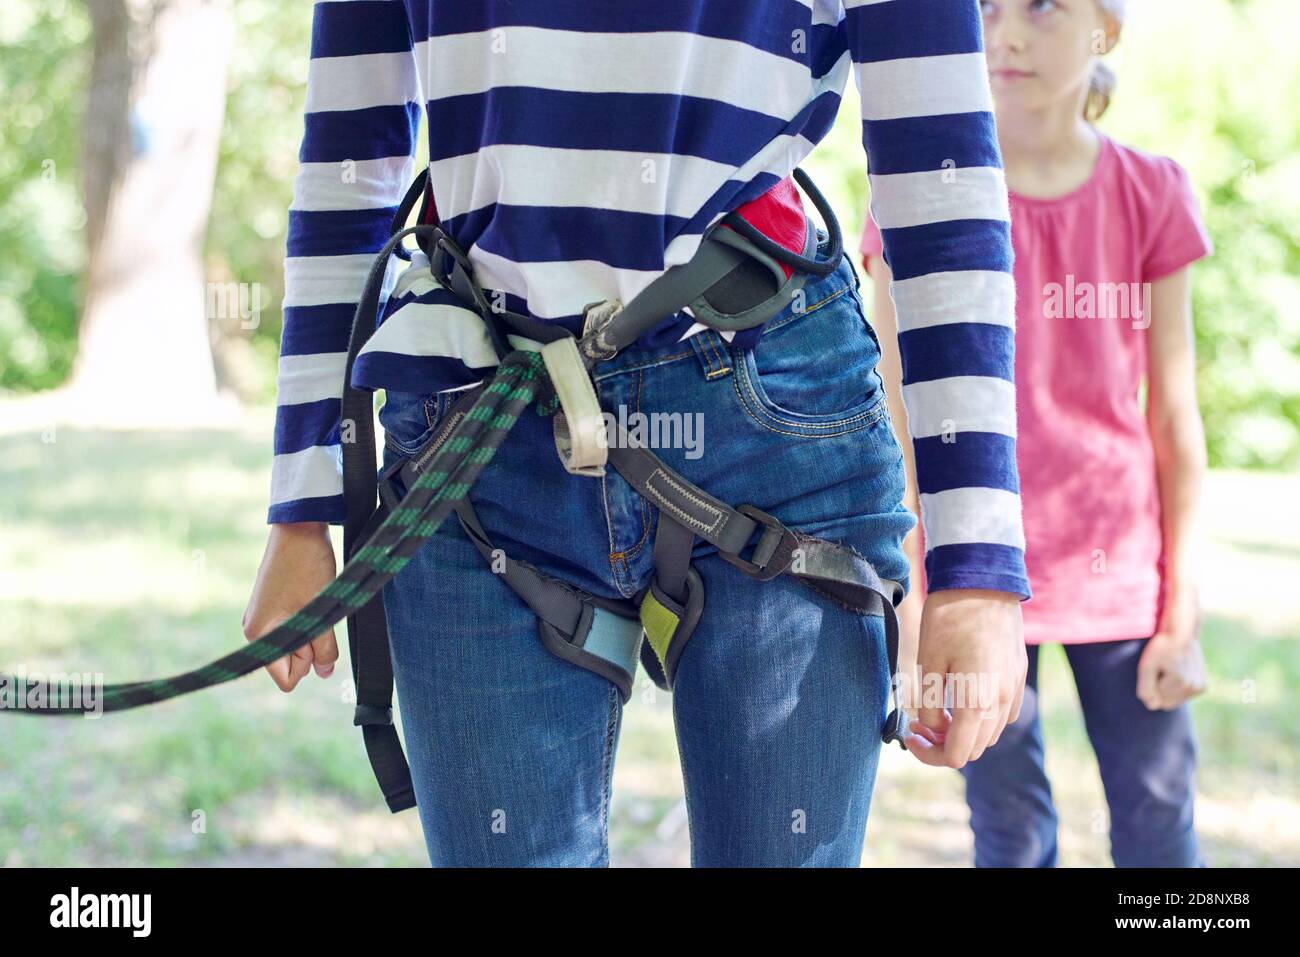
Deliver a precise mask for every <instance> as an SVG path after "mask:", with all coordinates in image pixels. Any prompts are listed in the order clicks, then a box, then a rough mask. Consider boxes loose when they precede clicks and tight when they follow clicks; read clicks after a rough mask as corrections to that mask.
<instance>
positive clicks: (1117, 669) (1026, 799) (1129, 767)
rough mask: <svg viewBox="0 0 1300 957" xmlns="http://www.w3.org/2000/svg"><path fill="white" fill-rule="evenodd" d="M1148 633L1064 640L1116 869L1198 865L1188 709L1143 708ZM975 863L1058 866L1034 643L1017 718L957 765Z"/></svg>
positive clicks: (1193, 741)
mask: <svg viewBox="0 0 1300 957" xmlns="http://www.w3.org/2000/svg"><path fill="white" fill-rule="evenodd" d="M1146 642H1147V639H1145V638H1139V639H1135V640H1132V641H1105V642H1099V643H1097V644H1081V645H1066V646H1065V654H1066V656H1067V657H1068V659H1069V662H1070V668H1071V670H1072V671H1073V672H1074V683H1075V686H1076V687H1077V688H1078V690H1079V702H1080V704H1081V705H1082V706H1083V718H1084V723H1085V725H1086V726H1087V729H1088V738H1089V740H1090V741H1091V742H1092V747H1093V750H1094V751H1095V752H1096V754H1097V764H1098V765H1099V766H1100V768H1101V780H1102V785H1103V786H1104V788H1105V790H1106V803H1107V804H1108V805H1109V808H1110V844H1111V858H1112V859H1113V860H1114V862H1115V866H1116V867H1198V866H1202V862H1201V859H1200V851H1199V848H1198V845H1197V840H1196V832H1195V831H1194V830H1193V828H1192V799H1193V795H1194V780H1193V779H1194V775H1195V771H1196V737H1195V734H1194V732H1193V729H1192V716H1191V709H1190V708H1189V707H1188V706H1187V705H1186V704H1183V705H1182V706H1180V707H1178V708H1176V709H1174V710H1173V711H1148V710H1147V708H1146V706H1145V705H1144V704H1142V702H1141V701H1139V700H1138V696H1137V666H1138V659H1139V658H1140V657H1141V656H1142V649H1143V648H1144V647H1145V646H1146ZM961 773H962V775H963V776H964V777H965V778H966V803H967V804H969V805H970V812H971V828H972V829H973V830H974V832H975V864H976V866H977V867H1054V866H1056V824H1057V818H1056V809H1055V807H1054V806H1053V804H1052V790H1051V786H1050V785H1049V784H1048V782H1047V774H1046V773H1045V771H1044V770H1043V731H1042V725H1041V722H1040V721H1039V711H1038V648H1037V646H1035V645H1030V646H1029V677H1028V679H1027V683H1026V687H1025V700H1024V705H1023V707H1022V708H1021V710H1020V718H1019V719H1018V720H1017V721H1016V722H1015V723H1014V724H1011V725H1008V726H1007V728H1006V730H1005V731H1003V732H1002V737H1001V738H999V739H998V743H997V744H995V745H994V746H993V747H991V748H989V749H988V750H987V751H985V752H984V754H983V755H981V756H980V759H979V760H978V761H974V762H972V763H970V764H968V765H966V766H965V767H964V768H962V772H961Z"/></svg>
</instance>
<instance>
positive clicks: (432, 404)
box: [379, 391, 451, 455]
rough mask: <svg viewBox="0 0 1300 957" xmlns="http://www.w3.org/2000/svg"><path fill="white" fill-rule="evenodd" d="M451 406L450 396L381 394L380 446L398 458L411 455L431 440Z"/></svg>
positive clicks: (414, 393)
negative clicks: (383, 395)
mask: <svg viewBox="0 0 1300 957" xmlns="http://www.w3.org/2000/svg"><path fill="white" fill-rule="evenodd" d="M450 405H451V393H449V392H432V393H426V394H421V393H418V392H394V391H389V392H386V393H385V397H384V404H383V407H382V408H380V410H379V424H380V425H382V426H383V429H384V446H385V448H386V449H388V450H391V451H393V452H396V453H397V454H398V455H413V454H414V453H415V452H417V451H419V449H420V447H421V446H422V445H424V444H425V443H426V442H428V441H429V439H431V438H432V437H433V433H434V430H436V429H437V428H438V426H439V425H440V424H441V422H442V420H443V418H444V416H446V414H447V409H448V408H449V407H450Z"/></svg>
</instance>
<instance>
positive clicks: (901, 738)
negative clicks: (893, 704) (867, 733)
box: [880, 708, 912, 751]
mask: <svg viewBox="0 0 1300 957" xmlns="http://www.w3.org/2000/svg"><path fill="white" fill-rule="evenodd" d="M911 735H912V732H911V730H910V729H909V725H908V718H907V712H906V711H904V710H903V709H902V708H895V709H894V710H893V711H891V712H889V717H888V718H886V719H885V727H884V730H883V731H881V733H880V740H882V741H883V742H885V744H886V745H887V744H889V742H890V741H897V742H898V746H899V747H900V748H902V749H903V750H904V751H906V750H907V744H906V741H907V739H908V738H909V737H911Z"/></svg>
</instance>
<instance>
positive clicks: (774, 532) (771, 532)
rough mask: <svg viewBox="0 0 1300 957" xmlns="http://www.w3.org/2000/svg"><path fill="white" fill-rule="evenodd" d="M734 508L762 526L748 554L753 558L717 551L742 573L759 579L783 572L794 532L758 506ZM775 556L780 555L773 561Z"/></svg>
mask: <svg viewBox="0 0 1300 957" xmlns="http://www.w3.org/2000/svg"><path fill="white" fill-rule="evenodd" d="M736 511H738V512H740V514H742V515H745V516H747V517H748V518H752V519H753V520H754V521H755V522H757V523H758V524H759V526H760V527H762V529H763V534H762V536H761V537H760V538H759V540H758V543H757V544H756V545H755V546H754V550H753V552H751V554H750V558H752V559H753V560H752V561H750V560H747V559H744V558H741V557H740V553H739V552H737V553H736V554H734V555H729V554H727V553H726V552H719V553H718V554H720V555H721V556H722V557H723V558H724V559H725V560H726V561H728V562H730V563H731V564H733V565H735V566H736V567H737V568H739V569H740V570H741V571H742V572H744V573H745V574H746V575H749V576H750V577H751V578H756V579H758V580H759V581H764V582H765V581H771V580H772V579H773V578H776V577H777V576H778V575H781V574H784V572H785V571H786V569H788V568H789V567H790V560H791V556H792V554H793V552H794V542H795V536H794V532H792V531H790V529H788V528H786V527H785V526H784V525H782V524H781V522H780V521H779V520H778V519H776V518H773V517H772V516H771V515H768V514H767V512H764V511H762V510H761V509H757V508H755V507H754V506H753V505H740V506H737V508H736ZM787 544H788V545H789V547H788V548H785V549H782V547H781V546H782V545H787ZM777 556H781V557H780V558H779V560H777V561H773V559H774V558H775V557H777Z"/></svg>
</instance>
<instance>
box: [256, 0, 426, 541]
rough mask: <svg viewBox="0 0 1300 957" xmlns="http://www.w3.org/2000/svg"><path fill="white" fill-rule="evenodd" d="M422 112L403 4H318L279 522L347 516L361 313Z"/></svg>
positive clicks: (286, 335) (293, 238)
mask: <svg viewBox="0 0 1300 957" xmlns="http://www.w3.org/2000/svg"><path fill="white" fill-rule="evenodd" d="M422 113H423V105H422V94H421V90H420V81H419V74H418V71H417V69H416V64H415V56H414V43H413V41H412V37H411V29H410V23H409V21H408V18H407V13H406V7H405V5H404V4H403V3H402V0H378V2H373V0H372V2H346V0H330V2H321V3H317V4H316V7H315V11H314V15H313V20H312V46H311V61H310V66H309V68H308V76H307V107H306V117H305V123H304V130H303V137H302V147H301V149H300V151H299V154H298V159H299V161H300V165H299V169H298V173H297V176H296V178H295V180H294V191H293V203H292V205H291V206H290V208H289V235H288V242H287V250H286V258H285V263H284V273H285V277H284V278H285V283H284V284H285V300H284V329H283V331H282V333H281V338H280V365H279V372H278V376H277V379H276V392H277V396H276V405H277V408H276V422H275V457H274V459H273V461H272V468H271V506H270V510H269V512H268V516H267V519H268V521H269V522H332V523H341V522H342V521H343V517H344V508H343V481H342V472H341V469H342V465H341V447H340V444H339V441H340V428H339V423H340V417H341V414H342V396H343V372H344V367H345V365H346V361H347V350H348V337H349V334H350V332H351V328H352V315H353V312H354V311H355V309H356V303H357V300H358V299H359V298H360V296H361V290H362V288H363V287H364V285H365V280H366V274H367V272H368V271H369V269H370V264H371V262H372V261H373V259H374V256H375V254H376V253H377V252H378V251H379V249H380V248H381V247H382V246H383V244H384V242H385V241H386V240H387V238H388V230H389V226H390V225H391V223H392V219H393V216H394V215H395V214H396V212H397V205H398V203H399V202H400V201H401V197H402V193H403V191H404V190H405V188H406V185H407V184H408V182H409V181H410V179H411V177H412V176H413V175H414V171H415V152H416V136H417V135H418V131H419V125H420V117H421V116H422ZM390 285H391V283H390Z"/></svg>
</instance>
